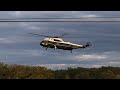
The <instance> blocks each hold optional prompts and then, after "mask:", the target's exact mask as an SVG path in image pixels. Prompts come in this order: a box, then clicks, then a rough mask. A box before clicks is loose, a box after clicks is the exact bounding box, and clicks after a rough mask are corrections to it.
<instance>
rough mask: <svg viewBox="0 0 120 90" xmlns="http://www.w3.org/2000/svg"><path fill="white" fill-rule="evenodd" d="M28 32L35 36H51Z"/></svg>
mask: <svg viewBox="0 0 120 90" xmlns="http://www.w3.org/2000/svg"><path fill="white" fill-rule="evenodd" d="M28 34H32V35H36V36H40V37H41V36H42V37H52V36H46V35H41V34H35V33H28Z"/></svg>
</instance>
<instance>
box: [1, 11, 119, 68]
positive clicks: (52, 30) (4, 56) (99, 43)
mask: <svg viewBox="0 0 120 90" xmlns="http://www.w3.org/2000/svg"><path fill="white" fill-rule="evenodd" d="M95 16H98V17H99V16H100V17H111V16H113V17H119V16H120V11H0V19H4V18H31V17H32V18H80V17H95ZM28 33H38V34H44V35H52V36H57V35H61V34H63V33H67V34H68V35H66V36H72V37H74V36H75V37H76V36H78V37H80V38H64V39H63V40H64V41H67V42H72V43H76V44H81V43H84V42H87V41H89V42H91V43H92V46H91V47H89V48H85V49H76V50H73V53H71V52H70V51H66V50H58V49H57V50H53V49H50V48H48V50H45V48H43V47H42V46H40V45H39V43H40V42H41V41H42V40H43V39H44V37H36V36H32V35H29V34H28ZM0 62H3V63H5V64H22V65H33V66H45V67H47V68H49V69H52V70H56V69H66V68H68V67H87V68H92V67H95V68H97V67H101V66H120V22H97V23H96V22H62V23H61V22H0Z"/></svg>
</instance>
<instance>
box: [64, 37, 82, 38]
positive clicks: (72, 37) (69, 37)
mask: <svg viewBox="0 0 120 90" xmlns="http://www.w3.org/2000/svg"><path fill="white" fill-rule="evenodd" d="M62 38H81V37H62Z"/></svg>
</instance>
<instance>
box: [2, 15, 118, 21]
mask: <svg viewBox="0 0 120 90" xmlns="http://www.w3.org/2000/svg"><path fill="white" fill-rule="evenodd" d="M91 19H92V20H91ZM94 19H96V20H94ZM101 19H103V20H101ZM109 19H112V20H109ZM0 22H120V17H110V16H109V17H80V18H8V19H7V18H6V19H0Z"/></svg>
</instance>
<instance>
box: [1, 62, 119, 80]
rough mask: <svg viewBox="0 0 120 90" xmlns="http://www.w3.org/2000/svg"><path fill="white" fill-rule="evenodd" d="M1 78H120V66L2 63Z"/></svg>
mask: <svg viewBox="0 0 120 90" xmlns="http://www.w3.org/2000/svg"><path fill="white" fill-rule="evenodd" d="M0 79H120V67H110V66H108V67H101V68H82V67H78V68H68V69H66V70H55V71H53V70H50V69H47V68H45V67H40V66H25V65H7V64H3V63H0Z"/></svg>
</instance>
